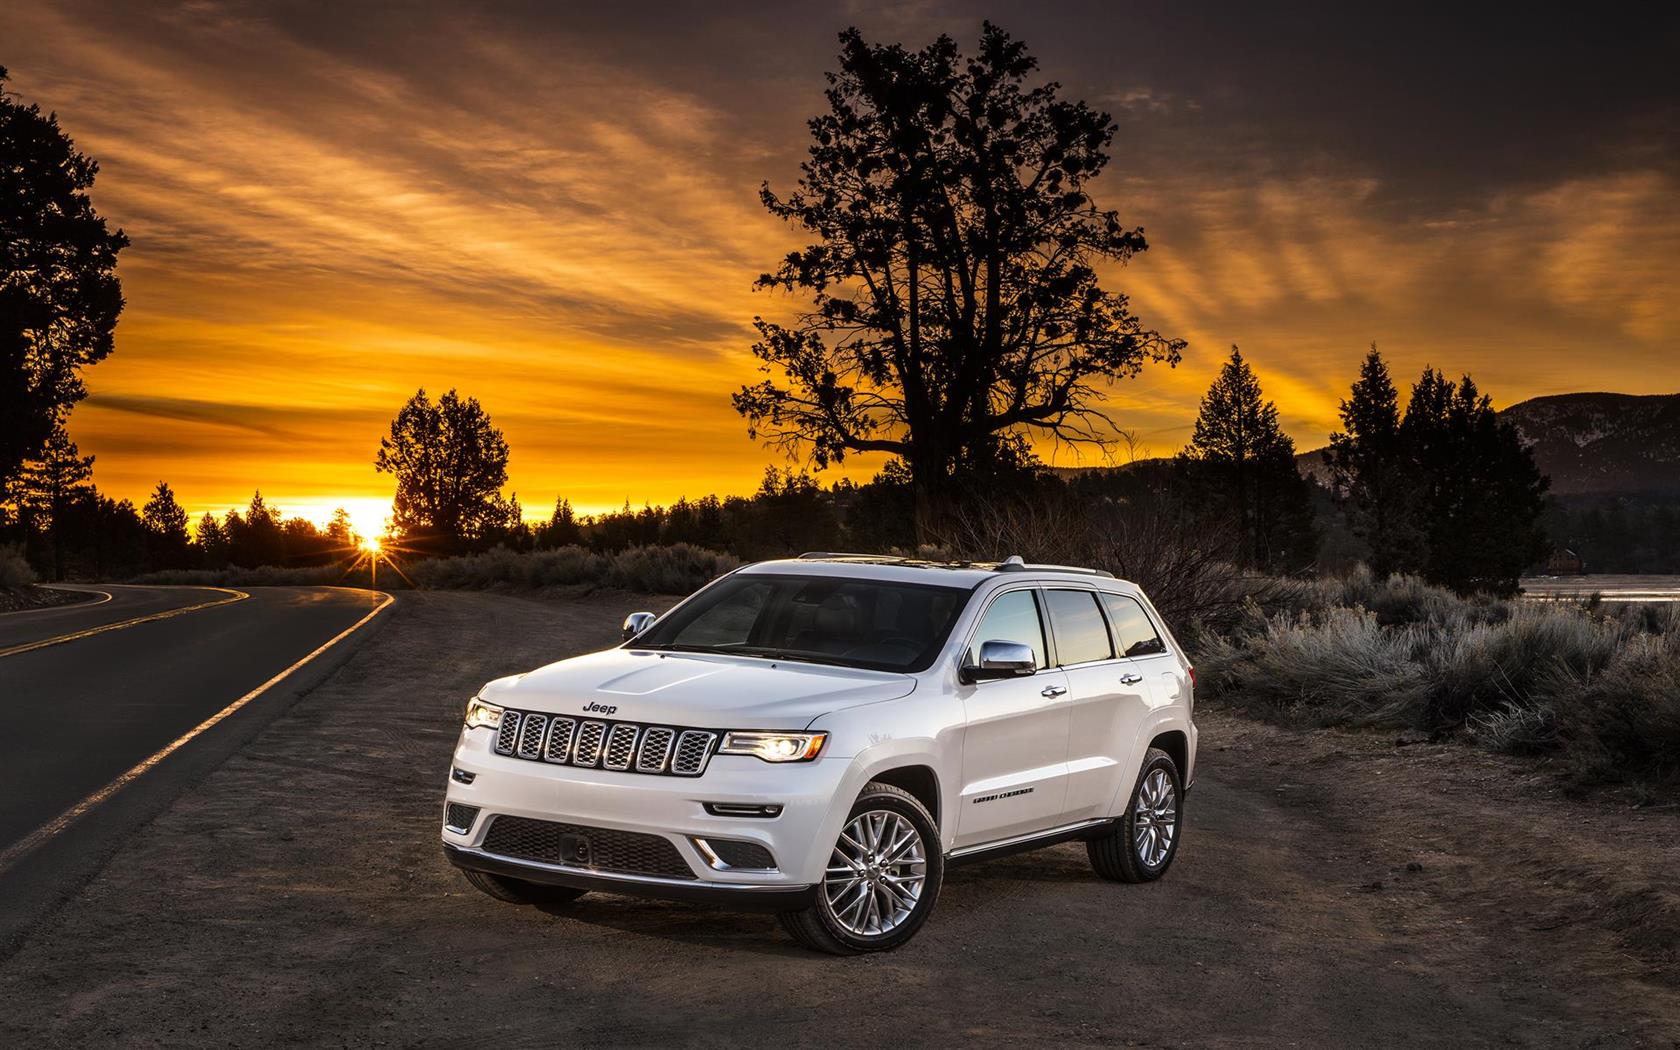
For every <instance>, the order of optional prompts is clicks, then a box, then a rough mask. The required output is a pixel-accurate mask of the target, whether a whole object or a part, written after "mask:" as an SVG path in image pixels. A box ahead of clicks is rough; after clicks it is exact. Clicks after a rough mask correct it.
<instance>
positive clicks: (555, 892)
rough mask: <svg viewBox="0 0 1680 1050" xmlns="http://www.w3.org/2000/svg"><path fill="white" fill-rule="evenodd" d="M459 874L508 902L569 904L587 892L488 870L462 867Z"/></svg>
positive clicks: (481, 890)
mask: <svg viewBox="0 0 1680 1050" xmlns="http://www.w3.org/2000/svg"><path fill="white" fill-rule="evenodd" d="M461 874H462V875H465V876H466V878H467V881H468V882H470V883H472V885H473V887H474V888H476V889H478V890H479V891H480V892H482V893H485V894H487V895H489V896H491V897H494V898H496V899H497V900H499V901H505V902H507V903H508V904H569V903H570V902H572V901H575V900H577V899H578V898H579V897H581V896H583V895H584V894H585V893H588V892H589V891H588V890H580V889H574V888H573V887H571V886H548V885H544V884H543V883H540V882H526V881H525V880H524V879H510V878H508V877H507V876H506V875H492V874H491V873H490V872H488V871H472V870H471V869H466V868H463V869H462V871H461Z"/></svg>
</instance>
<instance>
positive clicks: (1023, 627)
mask: <svg viewBox="0 0 1680 1050" xmlns="http://www.w3.org/2000/svg"><path fill="white" fill-rule="evenodd" d="M981 642H1020V643H1021V644H1022V645H1030V646H1032V651H1033V658H1034V659H1035V660H1037V661H1038V666H1039V667H1044V666H1046V665H1047V664H1048V663H1049V659H1048V657H1046V656H1045V651H1044V624H1043V623H1042V622H1041V621H1040V620H1039V618H1038V603H1037V602H1036V601H1034V600H1033V592H1032V591H1009V592H1007V593H1005V594H1003V595H1000V596H999V597H998V598H997V600H996V601H994V602H992V604H990V605H988V606H987V607H986V613H985V615H984V616H982V617H980V626H979V627H978V628H976V629H975V632H974V644H973V645H972V646H971V647H970V648H969V651H968V662H969V663H971V664H973V663H978V662H979V661H980V643H981Z"/></svg>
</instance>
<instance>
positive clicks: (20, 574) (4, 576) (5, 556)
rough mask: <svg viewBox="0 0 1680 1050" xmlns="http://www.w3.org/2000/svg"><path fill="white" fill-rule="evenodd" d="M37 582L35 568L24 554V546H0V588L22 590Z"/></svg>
mask: <svg viewBox="0 0 1680 1050" xmlns="http://www.w3.org/2000/svg"><path fill="white" fill-rule="evenodd" d="M34 582H35V570H34V569H32V568H30V567H29V560H28V559H27V558H25V557H24V556H23V548H22V547H20V546H18V545H16V544H11V543H9V544H6V545H5V546H0V589H4V590H8V591H17V590H22V589H23V588H25V587H27V586H29V585H30V584H32V583H34Z"/></svg>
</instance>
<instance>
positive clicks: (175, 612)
mask: <svg viewBox="0 0 1680 1050" xmlns="http://www.w3.org/2000/svg"><path fill="white" fill-rule="evenodd" d="M193 589H194V590H198V591H221V592H222V593H223V594H229V595H232V597H231V598H217V599H216V600H215V601H213V602H199V603H198V604H197V605H184V606H182V607H181V608H179V609H165V610H163V611H162V612H155V613H148V614H147V615H145V616H136V617H134V618H133V619H131V620H118V621H117V622H116V623H108V624H105V625H104V626H103V627H89V628H88V629H87V630H85V631H75V632H72V633H70V634H61V635H59V636H58V637H56V638H43V639H41V640H40V641H38V642H25V643H23V644H22V645H14V646H12V647H11V648H10V649H0V657H6V656H16V655H18V654H19V653H28V652H34V651H35V650H36V649H45V648H46V647H47V646H49V645H63V644H64V643H65V642H74V641H78V640H79V639H82V638H91V637H93V636H94V635H96V634H104V633H105V632H106V631H120V630H122V629H123V628H124V627H133V626H134V625H135V624H138V623H151V622H152V621H153V620H167V619H169V618H170V617H171V616H180V615H181V614H182V613H190V612H197V611H198V610H199V609H213V608H215V607H216V606H218V605H228V604H231V603H233V602H242V601H244V600H245V599H246V598H249V597H250V595H249V594H246V593H245V592H244V591H235V590H231V589H229V588H227V587H195V588H193ZM96 604H97V603H96Z"/></svg>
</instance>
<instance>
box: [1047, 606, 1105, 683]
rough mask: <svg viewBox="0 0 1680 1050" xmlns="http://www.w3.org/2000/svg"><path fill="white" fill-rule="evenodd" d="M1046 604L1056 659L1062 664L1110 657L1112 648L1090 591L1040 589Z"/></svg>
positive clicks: (1100, 611) (1099, 610) (1099, 611)
mask: <svg viewBox="0 0 1680 1050" xmlns="http://www.w3.org/2000/svg"><path fill="white" fill-rule="evenodd" d="M1044 595H1045V598H1046V599H1047V600H1048V602H1047V603H1048V604H1049V606H1050V627H1051V630H1053V631H1054V632H1055V633H1056V659H1057V660H1058V661H1059V662H1060V663H1062V664H1063V665H1066V664H1082V663H1087V662H1089V661H1091V660H1112V659H1113V658H1114V647H1113V643H1112V642H1111V641H1110V639H1109V636H1108V624H1107V623H1105V622H1103V615H1102V610H1101V609H1099V608H1098V607H1097V596H1096V595H1095V594H1094V593H1092V592H1091V591H1058V590H1049V591H1045V592H1044Z"/></svg>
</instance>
